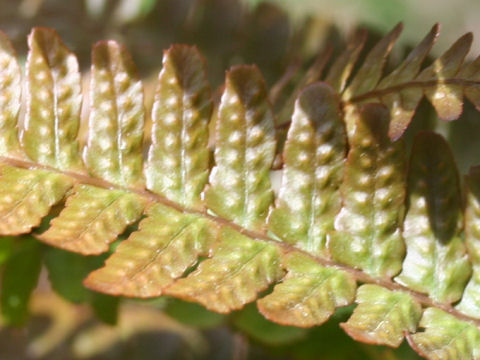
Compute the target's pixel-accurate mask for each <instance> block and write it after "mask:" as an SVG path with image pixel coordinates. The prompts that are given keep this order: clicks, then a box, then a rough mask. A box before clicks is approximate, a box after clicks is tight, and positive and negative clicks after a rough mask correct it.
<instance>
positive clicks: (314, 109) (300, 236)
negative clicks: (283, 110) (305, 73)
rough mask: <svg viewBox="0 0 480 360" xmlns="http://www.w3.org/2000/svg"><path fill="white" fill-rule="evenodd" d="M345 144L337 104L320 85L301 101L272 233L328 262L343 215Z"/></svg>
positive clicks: (287, 149) (286, 151)
mask: <svg viewBox="0 0 480 360" xmlns="http://www.w3.org/2000/svg"><path fill="white" fill-rule="evenodd" d="M345 148H346V138H345V128H344V126H343V123H342V120H341V117H340V113H339V104H338V99H337V98H336V96H335V93H334V92H333V90H332V89H331V88H330V86H328V85H326V84H323V83H316V84H313V85H310V86H308V87H307V88H306V89H305V90H303V91H302V93H301V94H300V96H299V97H298V99H297V102H296V105H295V111H294V115H293V118H292V123H291V126H290V129H289V131H288V136H287V142H286V144H285V149H284V152H283V158H284V168H283V177H282V187H281V189H280V193H279V195H278V199H277V203H276V207H275V209H274V210H273V212H272V213H271V215H270V218H269V227H270V230H271V231H272V232H273V233H275V235H277V236H278V237H280V238H281V239H282V240H283V241H286V242H289V243H292V244H295V245H296V246H297V247H299V248H302V249H304V250H306V251H308V252H309V253H311V254H315V255H317V254H318V255H322V256H324V257H326V256H327V251H326V239H327V233H328V232H330V231H331V230H333V220H334V218H335V215H336V214H337V213H338V211H339V210H340V198H339V197H338V194H337V193H338V188H339V186H340V183H341V180H342V176H343V164H344V159H345V152H346V150H345Z"/></svg>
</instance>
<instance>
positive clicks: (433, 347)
mask: <svg viewBox="0 0 480 360" xmlns="http://www.w3.org/2000/svg"><path fill="white" fill-rule="evenodd" d="M420 327H422V328H424V329H425V331H422V332H418V333H416V334H413V335H410V337H409V342H410V344H411V345H412V346H413V348H414V349H415V350H417V351H418V352H419V353H420V355H422V356H424V357H425V358H426V359H429V360H453V359H455V360H476V359H480V331H479V330H478V328H477V327H475V326H474V325H472V324H470V323H468V322H466V321H461V320H458V319H456V318H455V317H453V316H452V315H450V314H448V313H446V312H444V311H442V310H439V309H436V308H428V309H426V310H425V311H424V313H423V317H422V320H421V321H420Z"/></svg>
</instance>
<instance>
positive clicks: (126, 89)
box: [84, 41, 145, 186]
mask: <svg viewBox="0 0 480 360" xmlns="http://www.w3.org/2000/svg"><path fill="white" fill-rule="evenodd" d="M91 73H92V75H91V81H90V115H89V120H88V127H89V131H88V140H87V147H86V148H85V151H84V160H85V163H86V165H87V167H88V169H89V170H90V172H91V173H92V174H93V175H94V176H96V177H99V178H102V179H105V180H107V181H110V182H112V183H114V184H117V185H121V186H141V185H142V184H143V177H142V163H143V160H142V158H143V156H142V150H141V149H142V141H143V126H144V121H145V109H144V105H143V88H142V83H141V81H140V79H139V77H138V74H137V70H136V68H135V64H134V63H133V60H132V59H131V57H130V54H129V53H128V52H127V50H126V49H125V48H124V47H123V46H121V45H119V44H117V43H116V42H115V41H102V42H99V43H97V44H96V45H95V46H94V47H93V49H92V70H91Z"/></svg>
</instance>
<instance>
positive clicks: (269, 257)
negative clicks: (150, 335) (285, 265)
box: [166, 227, 283, 313]
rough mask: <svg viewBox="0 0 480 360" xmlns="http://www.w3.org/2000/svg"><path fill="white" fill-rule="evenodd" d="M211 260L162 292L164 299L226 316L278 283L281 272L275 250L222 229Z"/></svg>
mask: <svg viewBox="0 0 480 360" xmlns="http://www.w3.org/2000/svg"><path fill="white" fill-rule="evenodd" d="M220 240H221V241H220V242H219V243H218V247H217V248H216V249H215V250H214V252H213V256H212V258H211V259H208V260H205V261H203V262H202V263H201V264H200V265H199V266H198V268H197V270H195V271H194V272H193V273H191V274H190V275H188V276H187V277H186V278H182V279H179V280H177V281H176V282H175V283H174V284H173V285H172V286H170V287H169V288H167V289H166V293H167V294H168V295H172V296H175V297H179V298H182V299H185V300H189V301H196V302H198V303H200V304H202V305H203V306H205V307H206V308H207V309H209V310H212V311H215V312H219V313H229V312H231V311H232V310H238V309H241V308H242V307H243V306H244V305H245V304H247V303H249V302H252V301H254V300H255V299H256V297H257V295H258V293H259V292H260V291H263V290H265V289H266V288H267V287H268V285H269V284H271V283H273V282H275V281H277V280H279V279H280V278H281V277H282V275H283V271H282V269H281V266H280V254H279V249H278V248H277V247H276V246H274V245H272V244H269V243H266V242H260V241H255V240H253V239H251V238H248V237H245V236H243V235H242V234H240V233H238V232H237V231H235V230H232V229H231V228H227V227H225V228H223V229H222V231H221V238H220Z"/></svg>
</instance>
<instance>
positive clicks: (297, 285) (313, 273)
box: [257, 252, 356, 327]
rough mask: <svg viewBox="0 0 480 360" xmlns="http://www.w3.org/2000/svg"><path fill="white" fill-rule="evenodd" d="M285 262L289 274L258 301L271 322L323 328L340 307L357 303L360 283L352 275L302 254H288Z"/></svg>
mask: <svg viewBox="0 0 480 360" xmlns="http://www.w3.org/2000/svg"><path fill="white" fill-rule="evenodd" d="M283 262H284V266H285V267H286V268H287V270H288V273H287V275H286V276H285V278H284V279H283V280H282V282H281V283H280V284H278V285H276V286H275V288H274V289H273V292H272V293H271V294H269V295H267V296H266V297H264V298H262V299H260V300H258V301H257V304H258V308H259V310H260V313H262V314H263V316H265V317H266V318H267V319H269V320H271V321H274V322H276V323H279V324H283V325H291V326H298V327H311V326H316V325H321V324H323V323H324V322H325V321H327V320H328V319H329V318H330V316H332V314H333V313H334V312H335V310H336V308H337V307H341V306H346V305H348V304H350V303H351V302H352V301H353V299H354V297H355V290H356V283H355V280H354V279H353V277H351V276H350V275H349V274H347V273H345V272H343V271H341V270H337V269H334V268H328V267H324V266H321V265H319V264H318V263H317V262H315V261H314V260H313V259H311V258H309V257H308V256H306V255H304V254H301V253H298V252H292V253H289V254H287V255H286V256H285V259H284V261H283Z"/></svg>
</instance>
